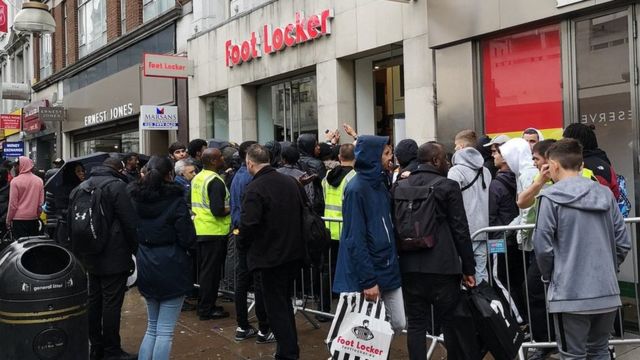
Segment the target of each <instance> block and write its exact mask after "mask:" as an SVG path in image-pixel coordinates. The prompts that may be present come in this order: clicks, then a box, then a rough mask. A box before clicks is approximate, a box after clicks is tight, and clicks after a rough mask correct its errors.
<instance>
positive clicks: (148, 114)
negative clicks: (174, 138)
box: [140, 105, 178, 130]
mask: <svg viewBox="0 0 640 360" xmlns="http://www.w3.org/2000/svg"><path fill="white" fill-rule="evenodd" d="M140 130H178V107H177V106H156V105H142V106H140Z"/></svg>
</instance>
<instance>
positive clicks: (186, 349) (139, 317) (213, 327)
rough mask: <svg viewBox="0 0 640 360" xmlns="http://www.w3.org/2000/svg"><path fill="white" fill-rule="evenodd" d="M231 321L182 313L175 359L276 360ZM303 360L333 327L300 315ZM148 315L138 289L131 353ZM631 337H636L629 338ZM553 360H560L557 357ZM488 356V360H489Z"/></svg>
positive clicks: (626, 353)
mask: <svg viewBox="0 0 640 360" xmlns="http://www.w3.org/2000/svg"><path fill="white" fill-rule="evenodd" d="M219 305H222V306H224V308H225V310H227V311H229V312H230V313H231V317H229V318H227V319H223V320H209V321H200V320H198V318H197V316H196V313H195V311H190V312H183V313H182V314H181V316H180V319H179V320H178V325H177V327H176V331H175V338H174V341H173V351H172V357H171V358H172V359H190V360H191V359H193V360H209V359H211V360H227V359H228V360H249V359H250V360H261V359H273V354H274V353H275V344H269V345H257V344H255V342H254V340H245V341H243V342H237V341H235V340H234V335H235V329H236V323H235V320H234V319H235V317H234V315H235V312H234V311H235V310H234V306H233V303H225V302H219ZM296 318H297V320H298V322H297V326H298V337H299V344H300V354H301V356H300V359H301V360H326V359H328V358H329V352H328V351H327V349H326V346H325V345H324V342H323V341H324V338H325V336H326V334H327V333H328V332H329V326H330V323H324V324H320V326H321V328H320V329H318V330H316V329H314V328H313V327H312V326H311V325H310V324H309V323H308V322H306V321H305V319H304V317H303V316H302V315H300V314H298V315H297V317H296ZM146 321H147V314H146V306H145V304H144V299H143V298H142V296H140V294H139V293H138V291H137V290H136V289H133V290H131V291H129V292H128V293H127V296H126V297H125V303H124V306H123V311H122V326H121V332H120V333H121V336H122V346H123V348H124V349H125V350H127V351H129V352H138V347H139V346H140V342H141V341H142V337H143V336H144V332H145V329H146V325H147V323H146ZM629 337H637V336H634V335H629ZM390 354H391V356H392V359H393V360H405V359H408V355H407V351H406V337H405V336H398V337H396V339H395V340H394V342H393V344H392V348H391V351H390ZM616 354H617V360H638V359H640V345H638V346H618V347H616ZM553 358H555V359H558V357H557V356H554V357H553ZM432 359H433V360H441V359H446V351H445V350H444V349H443V348H441V347H440V348H439V349H438V350H437V351H436V353H435V354H434V356H433V357H432ZM490 359H491V357H490V356H488V357H487V358H486V360H490Z"/></svg>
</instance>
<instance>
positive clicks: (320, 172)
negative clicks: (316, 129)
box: [298, 134, 327, 215]
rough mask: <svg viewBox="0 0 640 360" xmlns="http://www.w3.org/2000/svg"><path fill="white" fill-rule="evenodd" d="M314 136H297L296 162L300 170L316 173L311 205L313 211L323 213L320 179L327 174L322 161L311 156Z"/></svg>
mask: <svg viewBox="0 0 640 360" xmlns="http://www.w3.org/2000/svg"><path fill="white" fill-rule="evenodd" d="M317 142H318V141H317V140H316V137H315V136H314V135H313V134H302V135H300V137H298V150H299V151H300V160H298V164H299V165H300V168H301V170H302V171H304V172H306V173H307V174H309V175H317V176H316V178H315V179H314V180H313V190H314V192H313V195H314V196H313V199H310V200H311V202H312V205H313V211H314V212H315V213H316V214H318V215H324V193H323V191H322V179H324V177H325V176H326V175H327V169H326V168H325V166H324V163H323V162H322V161H321V160H320V159H317V158H315V157H314V156H313V154H314V151H315V147H316V143H317Z"/></svg>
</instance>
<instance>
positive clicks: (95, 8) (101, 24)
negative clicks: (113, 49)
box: [78, 0, 107, 57]
mask: <svg viewBox="0 0 640 360" xmlns="http://www.w3.org/2000/svg"><path fill="white" fill-rule="evenodd" d="M106 4H107V2H106V1H105V0H80V1H79V3H78V42H79V48H78V50H79V52H80V57H83V56H85V55H87V54H90V53H91V52H93V51H95V50H96V49H98V48H100V47H101V46H103V45H105V44H106V43H107V5H106Z"/></svg>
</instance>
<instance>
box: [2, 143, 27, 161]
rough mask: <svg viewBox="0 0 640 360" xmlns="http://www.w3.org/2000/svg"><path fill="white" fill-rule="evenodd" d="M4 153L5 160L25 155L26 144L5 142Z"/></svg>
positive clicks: (3, 145) (3, 144)
mask: <svg viewBox="0 0 640 360" xmlns="http://www.w3.org/2000/svg"><path fill="white" fill-rule="evenodd" d="M2 152H3V154H4V158H5V159H6V158H13V157H19V156H23V155H24V142H23V141H15V142H12V141H5V142H4V143H2Z"/></svg>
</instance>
